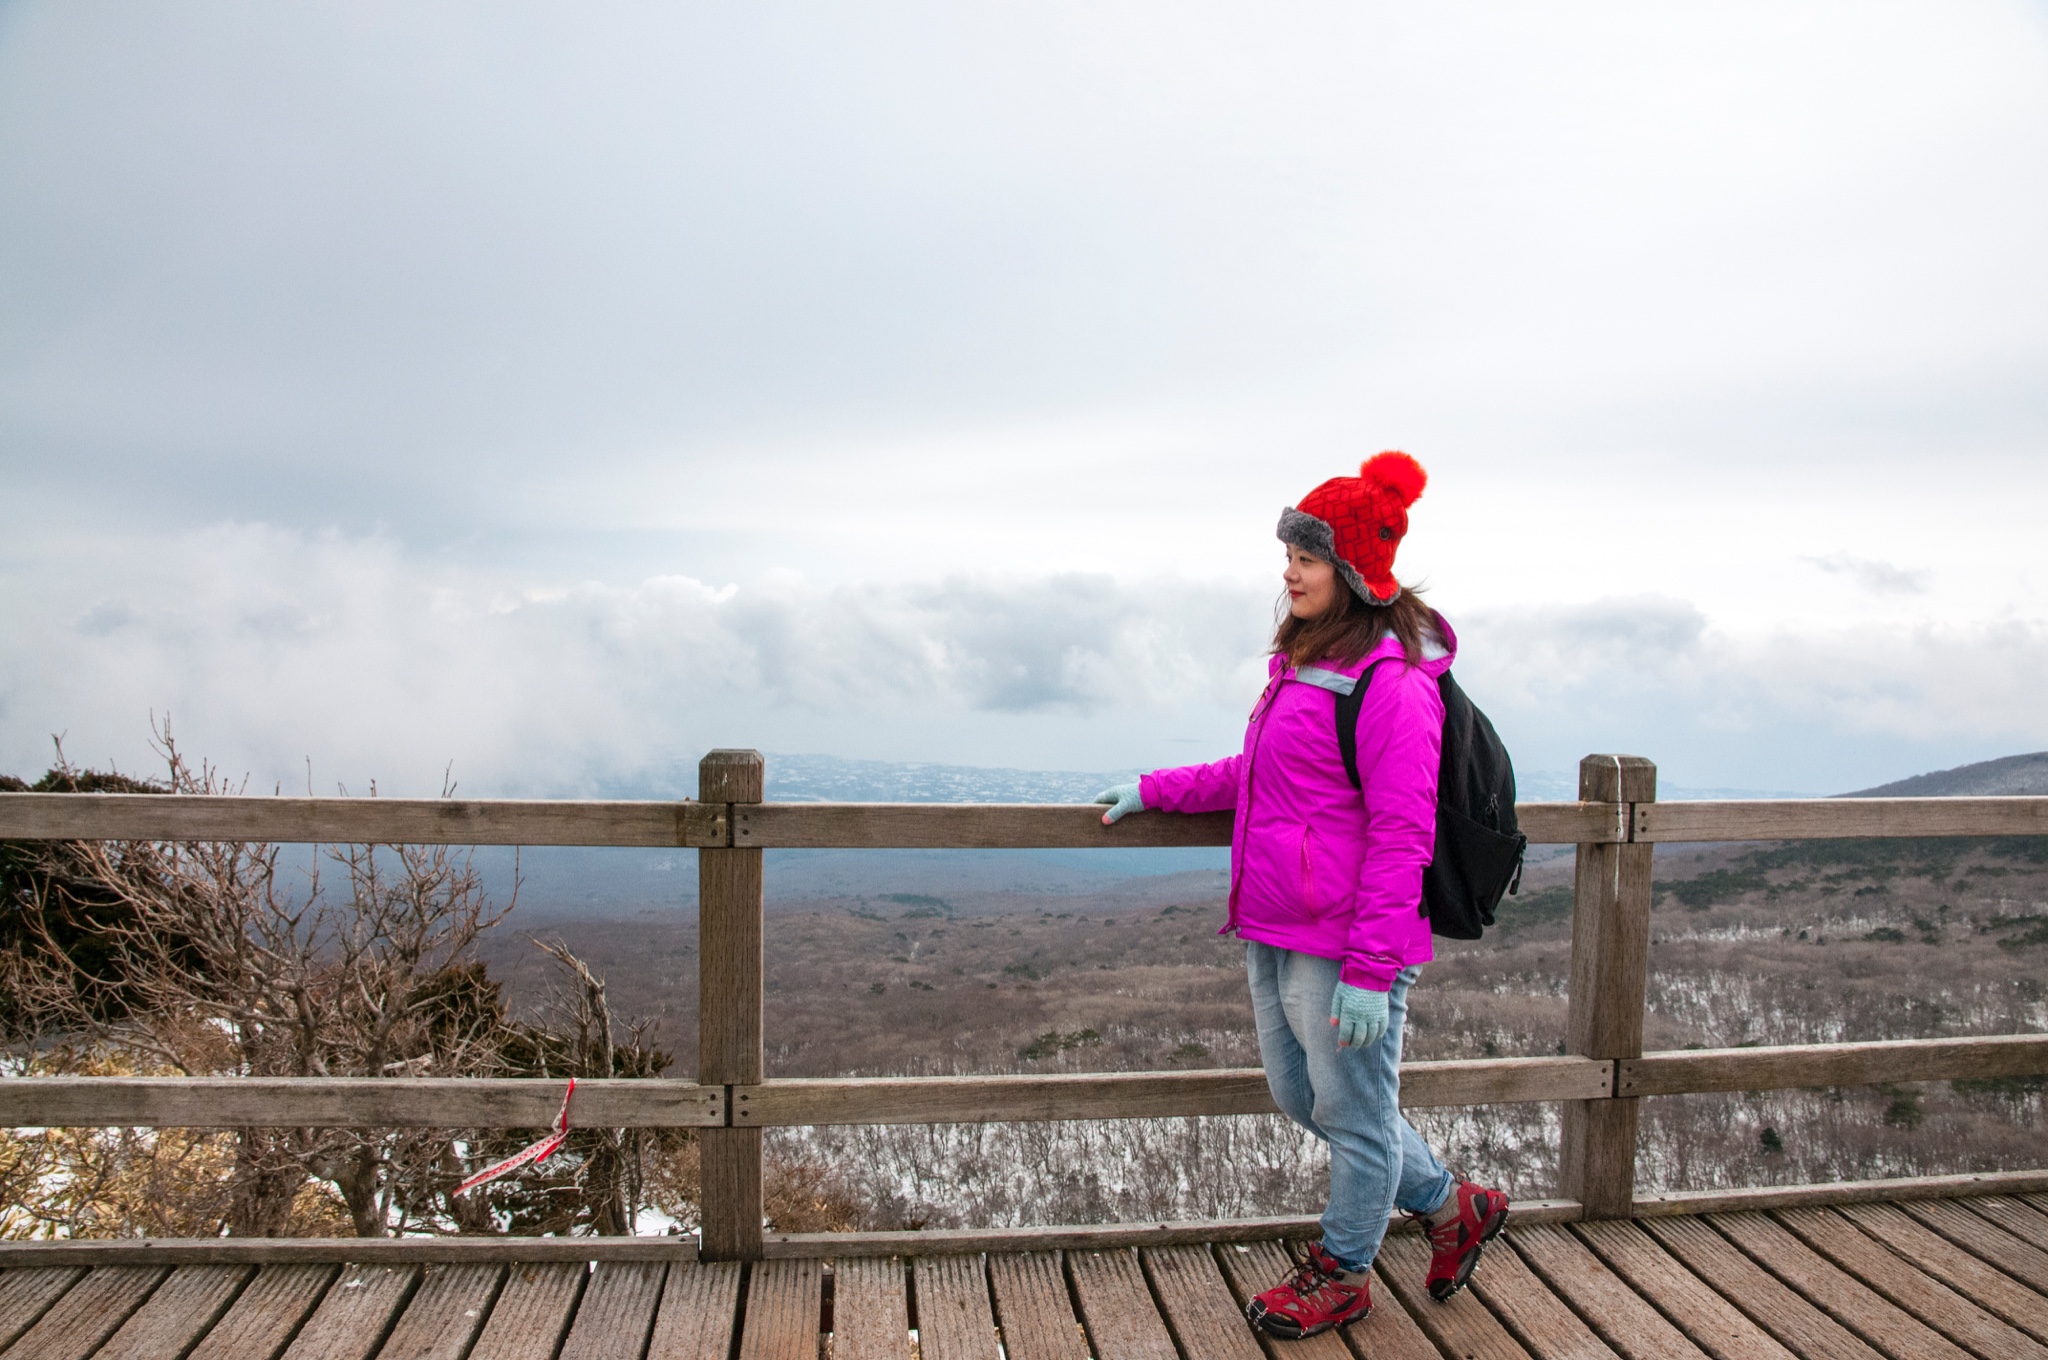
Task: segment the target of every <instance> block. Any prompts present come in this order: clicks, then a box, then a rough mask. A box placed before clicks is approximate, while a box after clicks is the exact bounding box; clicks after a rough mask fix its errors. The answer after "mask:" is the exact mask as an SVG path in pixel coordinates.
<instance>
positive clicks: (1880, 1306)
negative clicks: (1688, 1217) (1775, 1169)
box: [1707, 1214, 1969, 1360]
mask: <svg viewBox="0 0 2048 1360" xmlns="http://www.w3.org/2000/svg"><path fill="white" fill-rule="evenodd" d="M1707 1221H1708V1222H1709V1223H1711V1224H1712V1225H1713V1226H1714V1227H1715V1229H1717V1230H1718V1231H1719V1232H1720V1233H1721V1235H1722V1236H1723V1237H1726V1238H1727V1239H1728V1240H1729V1241H1731V1242H1733V1243H1734V1244H1735V1245H1736V1246H1737V1247H1740V1248H1741V1249H1742V1250H1743V1251H1744V1252H1745V1253H1747V1254H1748V1255H1749V1257H1750V1259H1751V1260H1754V1261H1755V1262H1757V1263H1758V1264H1759V1265H1761V1266H1763V1268H1764V1269H1766V1270H1768V1271H1770V1272H1771V1274H1773V1275H1775V1276H1777V1277H1778V1278H1779V1279H1780V1280H1783V1281H1784V1282H1785V1283H1786V1284H1788V1285H1790V1286H1791V1287H1792V1288H1793V1289H1795V1290H1797V1291H1798V1292H1799V1295H1800V1297H1801V1298H1804V1299H1805V1300H1806V1301H1807V1302H1808V1303H1811V1304H1812V1305H1813V1306H1814V1307H1816V1308H1818V1309H1820V1310H1821V1311H1822V1312H1823V1313H1826V1314H1827V1315H1828V1316H1829V1317H1831V1318H1833V1319H1834V1320H1835V1321H1837V1322H1839V1323H1841V1324H1842V1326H1844V1327H1846V1328H1847V1329H1848V1330H1850V1331H1852V1332H1854V1333H1855V1334H1856V1335H1858V1336H1860V1337H1862V1338H1863V1339H1864V1340H1865V1341H1867V1342H1869V1343H1870V1346H1871V1348H1872V1349H1873V1350H1877V1351H1881V1352H1883V1353H1884V1354H1886V1355H1889V1356H1891V1357H1893V1360H1969V1352H1968V1351H1966V1350H1964V1349H1963V1348H1962V1347H1960V1346H1958V1345H1956V1344H1955V1343H1954V1342H1952V1341H1950V1340H1949V1339H1948V1338H1946V1337H1944V1336H1942V1335H1941V1334H1939V1333H1937V1332H1935V1331H1933V1330H1931V1329H1930V1328H1928V1327H1927V1326H1925V1325H1924V1324H1923V1323H1921V1322H1920V1320H1919V1319H1917V1318H1915V1317H1913V1316H1912V1315H1911V1314H1910V1313H1907V1312H1905V1311H1903V1310H1901V1309H1900V1308H1898V1307H1897V1306H1895V1305H1894V1304H1893V1303H1891V1302H1890V1301H1889V1300H1888V1299H1886V1298H1885V1297H1884V1296H1882V1295H1881V1294H1879V1293H1877V1292H1876V1291H1875V1290H1872V1289H1871V1288H1869V1287H1868V1286H1866V1285H1865V1284H1864V1283H1863V1282H1862V1281H1861V1280H1859V1279H1857V1278H1856V1277H1855V1276H1853V1275H1851V1274H1849V1273H1847V1272H1846V1271H1843V1270H1842V1269H1841V1268H1839V1267H1838V1266H1836V1265H1835V1264H1834V1263H1833V1262H1831V1261H1828V1260H1826V1259H1825V1258H1823V1257H1821V1256H1819V1255H1817V1254H1816V1253H1815V1252H1814V1251H1812V1250H1811V1249H1810V1248H1809V1247H1808V1246H1807V1245H1806V1244H1805V1243H1803V1242H1801V1241H1800V1240H1799V1239H1798V1238H1796V1237H1794V1236H1793V1235H1792V1234H1791V1233H1788V1232H1786V1231H1785V1230H1784V1228H1782V1227H1780V1226H1779V1225H1778V1224H1776V1223H1774V1222H1772V1221H1771V1220H1770V1219H1769V1218H1767V1217H1765V1216H1764V1215H1762V1214H1726V1215H1716V1216H1715V1217H1713V1218H1711V1219H1709V1220H1707Z"/></svg>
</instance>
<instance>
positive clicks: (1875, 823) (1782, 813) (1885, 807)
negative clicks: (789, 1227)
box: [1635, 798, 2048, 842]
mask: <svg viewBox="0 0 2048 1360" xmlns="http://www.w3.org/2000/svg"><path fill="white" fill-rule="evenodd" d="M2040 835H2048V798H1774V799H1769V800H1763V801H1754V802H1738V801H1733V800H1731V801H1728V802H1711V803H1653V804H1651V805H1650V806H1648V807H1639V808H1637V809H1636V812H1635V839H1636V840H1637V841H1649V842H1655V841H1667V842H1668V841H1677V842H1702V841H1765V840H1769V841H1799V840H1837V839H1851V838H1858V837H1881V836H2040Z"/></svg>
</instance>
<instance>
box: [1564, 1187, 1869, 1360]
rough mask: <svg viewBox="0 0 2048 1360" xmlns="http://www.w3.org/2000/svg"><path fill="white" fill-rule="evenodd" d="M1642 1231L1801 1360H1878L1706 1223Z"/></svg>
mask: <svg viewBox="0 0 2048 1360" xmlns="http://www.w3.org/2000/svg"><path fill="white" fill-rule="evenodd" d="M1642 1226H1643V1228H1644V1229H1645V1230H1646V1231H1647V1232H1648V1233H1649V1234H1650V1235H1651V1236H1652V1237H1654V1238H1656V1239H1657V1242H1658V1243H1659V1245H1661V1246H1662V1247H1663V1248H1664V1249H1665V1250H1666V1251H1668V1252H1670V1253H1671V1254H1672V1255H1673V1256H1675V1257H1676V1258H1678V1260H1679V1261H1680V1262H1681V1263H1683V1264H1684V1266H1685V1268H1686V1269H1687V1270H1690V1271H1691V1272H1692V1273H1693V1274H1694V1275H1697V1276H1698V1277H1699V1278H1700V1279H1701V1280H1703V1281H1705V1282H1706V1283H1707V1284H1709V1285H1711V1286H1712V1287H1713V1288H1714V1290H1715V1291H1716V1292H1718V1293H1719V1294H1720V1295H1721V1296H1722V1297H1723V1298H1726V1299H1727V1300H1728V1301H1729V1302H1730V1303H1732V1304H1734V1305H1735V1306H1736V1307H1737V1308H1739V1309H1741V1310H1742V1313H1743V1315H1744V1316H1745V1317H1747V1318H1748V1319H1749V1320H1750V1321H1751V1322H1754V1323H1755V1324H1756V1325H1757V1326H1759V1327H1761V1328H1763V1329H1764V1330H1765V1331H1767V1332H1769V1333H1770V1334H1771V1335H1772V1336H1774V1337H1776V1338H1777V1339H1778V1340H1779V1341H1780V1342H1781V1343H1782V1344H1783V1345H1784V1346H1785V1348H1786V1349H1787V1350H1790V1351H1791V1352H1792V1353H1793V1354H1795V1355H1797V1356H1800V1357H1801V1360H1873V1358H1874V1357H1875V1356H1877V1354H1878V1352H1877V1351H1874V1350H1872V1349H1871V1348H1870V1347H1869V1346H1867V1345H1865V1344H1864V1343H1863V1341H1862V1340H1861V1339H1860V1338H1858V1337H1857V1336H1855V1335H1854V1334H1853V1333H1851V1332H1849V1331H1848V1330H1847V1329H1846V1328H1844V1327H1843V1326H1842V1324H1841V1323H1839V1322H1836V1321H1835V1320H1834V1319H1833V1318H1831V1317H1829V1316H1828V1315H1827V1314H1825V1313H1823V1312H1821V1311H1820V1309H1818V1308H1816V1307H1814V1306H1813V1305H1812V1304H1811V1303H1808V1302H1807V1301H1806V1300H1805V1299H1803V1298H1801V1297H1800V1296H1799V1295H1798V1294H1796V1293H1794V1292H1793V1291H1792V1290H1791V1289H1790V1288H1788V1287H1787V1286H1785V1285H1784V1284H1782V1283H1780V1282H1779V1280H1778V1279H1777V1277H1776V1276H1774V1275H1772V1274H1771V1273H1770V1272H1769V1271H1767V1270H1765V1269H1764V1268H1763V1267H1762V1266H1760V1265H1758V1264H1757V1263H1756V1262H1754V1261H1752V1260H1750V1259H1749V1257H1747V1256H1745V1255H1743V1254H1742V1251H1741V1250H1740V1249H1739V1248H1737V1247H1736V1246H1735V1245H1734V1244H1733V1243H1731V1242H1730V1241H1728V1239H1727V1238H1725V1237H1723V1236H1721V1234H1719V1233H1717V1232H1715V1231H1714V1230H1713V1229H1712V1228H1710V1227H1708V1226H1707V1225H1706V1223H1704V1222H1703V1221H1701V1220H1699V1219H1694V1218H1660V1219H1652V1220H1650V1221H1648V1222H1645V1223H1644V1224H1643V1225H1642ZM1596 1249H1597V1248H1596Z"/></svg>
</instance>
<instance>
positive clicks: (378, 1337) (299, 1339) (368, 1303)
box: [95, 1265, 419, 1360]
mask: <svg viewBox="0 0 2048 1360" xmlns="http://www.w3.org/2000/svg"><path fill="white" fill-rule="evenodd" d="M95 1273H97V1272H95ZM418 1282H419V1267H417V1266H369V1265H346V1266H343V1267H342V1268H341V1275H340V1277H339V1278H338V1279H336V1280H335V1282H334V1283H333V1284H331V1285H329V1286H328V1288H327V1294H326V1296H325V1297H324V1298H322V1299H321V1300H320V1306H319V1307H318V1308H316V1309H314V1310H313V1316H312V1317H310V1318H308V1319H307V1320H306V1325H305V1326H304V1327H303V1328H301V1329H300V1331H299V1334H298V1335H297V1336H295V1337H293V1338H292V1344H291V1345H290V1346H289V1347H288V1348H286V1350H285V1360H369V1357H371V1356H372V1355H375V1354H376V1353H377V1347H378V1346H379V1345H380V1344H382V1342H383V1340H384V1337H385V1334H386V1333H388V1332H389V1331H390V1330H391V1324H392V1321H393V1320H394V1319H395V1318H396V1317H397V1316H398V1310H399V1309H401V1308H403V1307H405V1302H406V1300H407V1299H408V1298H410V1297H411V1296H412V1291H413V1286H414V1285H416V1284H417V1283H418Z"/></svg>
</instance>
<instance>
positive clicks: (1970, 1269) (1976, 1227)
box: [1837, 1204, 2048, 1342]
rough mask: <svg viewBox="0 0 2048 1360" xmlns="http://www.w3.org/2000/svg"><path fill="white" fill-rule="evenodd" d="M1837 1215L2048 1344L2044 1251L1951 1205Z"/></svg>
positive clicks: (1858, 1209) (1856, 1208)
mask: <svg viewBox="0 0 2048 1360" xmlns="http://www.w3.org/2000/svg"><path fill="white" fill-rule="evenodd" d="M1837 1213H1839V1215H1841V1217H1845V1219H1847V1221H1849V1223H1853V1225H1855V1227H1860V1229H1864V1231H1866V1233H1870V1235H1872V1237H1874V1239H1878V1241H1880V1243H1884V1245H1886V1247H1890V1249H1892V1251H1894V1253H1898V1256H1903V1258H1905V1260H1909V1262H1913V1264H1915V1266H1919V1268H1921V1270H1923V1272H1927V1274H1929V1276H1933V1278H1935V1280H1942V1282H1944V1284H1948V1286H1950V1288H1952V1290H1956V1292H1958V1294H1962V1297H1964V1299H1968V1301H1970V1303H1974V1305H1978V1307H1980V1309H1987V1311H1989V1313H1993V1315H1997V1317H2001V1319H2003V1321H2007V1323H2009V1325H2013V1327H2019V1329H2021V1331H2025V1333H2028V1335H2032V1337H2034V1340H2036V1342H2048V1251H2042V1249H2038V1247H2034V1245H2030V1243H2025V1241H2019V1239H2017V1237H2013V1235H2011V1233H2005V1231H2001V1229H1995V1227H1991V1225H1987V1223H1985V1221H1980V1219H1976V1215H1972V1213H1968V1210H1962V1208H1956V1206H1954V1204H1913V1206H1892V1204H1849V1206H1843V1208H1839V1210H1837ZM1942 1229H1946V1231H1942Z"/></svg>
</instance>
